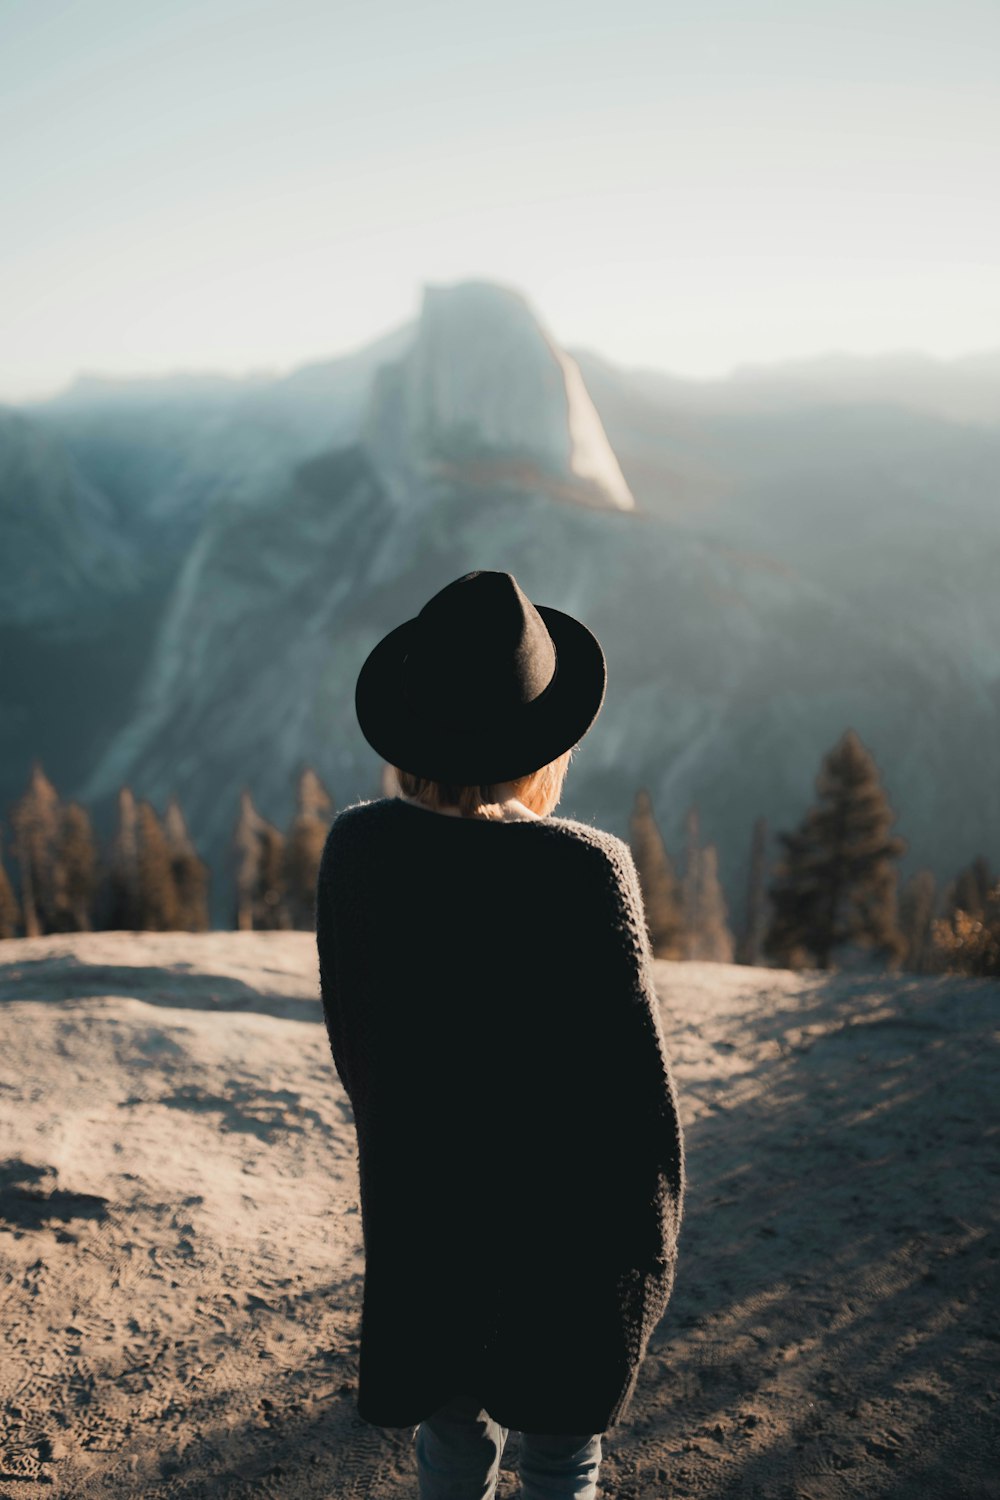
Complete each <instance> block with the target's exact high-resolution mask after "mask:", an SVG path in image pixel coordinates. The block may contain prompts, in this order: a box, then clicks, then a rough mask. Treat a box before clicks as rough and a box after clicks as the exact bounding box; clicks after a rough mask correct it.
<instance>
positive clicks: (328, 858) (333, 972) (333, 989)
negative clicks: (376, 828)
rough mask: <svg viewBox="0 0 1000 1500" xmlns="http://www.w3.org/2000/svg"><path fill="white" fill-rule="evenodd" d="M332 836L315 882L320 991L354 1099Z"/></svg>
mask: <svg viewBox="0 0 1000 1500" xmlns="http://www.w3.org/2000/svg"><path fill="white" fill-rule="evenodd" d="M331 847H332V840H331V839H330V838H328V839H327V842H326V845H325V847H324V849H323V856H322V859H321V860H320V868H319V876H318V879H317V883H316V949H317V956H318V959H319V982H320V995H321V998H322V1002H323V1019H324V1021H325V1023H326V1032H327V1036H328V1038H329V1040H330V1050H331V1052H332V1053H333V1064H334V1067H335V1068H336V1070H337V1075H338V1077H339V1078H340V1081H341V1083H342V1084H343V1085H344V1090H345V1092H346V1094H347V1097H348V1098H349V1099H350V1100H351V1102H352V1103H353V1100H354V1090H353V1087H352V1084H351V1077H350V1072H349V1069H348V1064H347V1050H348V1049H347V1041H346V1035H345V1030H344V1018H343V1013H342V1010H341V1007H340V1003H339V994H338V986H337V948H336V938H335V925H334V922H335V918H334V903H335V900H336V886H335V881H334V879H333V874H334V869H335V866H334V862H333V858H332V855H331Z"/></svg>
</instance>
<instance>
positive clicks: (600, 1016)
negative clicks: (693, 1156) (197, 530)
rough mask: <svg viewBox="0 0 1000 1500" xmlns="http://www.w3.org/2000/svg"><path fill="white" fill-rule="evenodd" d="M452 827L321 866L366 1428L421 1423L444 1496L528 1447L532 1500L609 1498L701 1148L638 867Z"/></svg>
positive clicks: (515, 826) (380, 810)
mask: <svg viewBox="0 0 1000 1500" xmlns="http://www.w3.org/2000/svg"><path fill="white" fill-rule="evenodd" d="M470 576H471V577H476V576H481V575H470ZM491 576H493V575H491ZM497 576H500V577H503V578H506V577H507V576H508V575H497ZM460 582H461V580H460ZM451 587H452V588H453V589H454V587H455V586H454V585H453V586H451ZM445 592H447V591H445ZM582 628H583V627H581V629H582ZM562 664H563V663H562V662H561V665H562ZM567 675H568V674H567ZM601 697H602V699H603V692H602V694H601ZM359 717H361V712H360V711H359ZM364 724H365V720H364V719H363V720H362V727H364ZM401 760H402V757H400V761H401ZM396 763H397V765H398V764H399V763H400V762H399V761H397V762H396ZM564 770H565V766H563V771H564ZM401 775H402V780H403V783H404V785H405V784H406V782H407V777H406V773H405V772H404V773H401ZM422 784H424V785H425V784H426V781H425V782H424V783H421V781H420V779H419V778H417V779H415V780H414V781H413V785H414V786H417V787H420V786H421V785H422ZM467 784H468V783H467ZM521 784H522V783H518V785H521ZM523 784H524V785H527V782H524V783H523ZM479 785H480V786H481V785H483V783H481V782H480V783H479ZM550 800H551V799H550ZM456 811H458V809H456V808H447V807H443V806H439V807H438V808H437V809H434V808H432V807H429V806H424V805H418V799H417V798H413V799H410V800H408V799H407V797H406V796H405V795H402V796H392V797H383V798H379V799H376V800H373V801H370V802H362V803H358V804H355V805H353V806H351V807H348V808H346V809H344V810H343V811H342V812H341V813H340V814H339V815H338V816H337V818H336V819H335V820H334V824H333V826H332V828H331V829H330V833H329V836H328V838H327V841H326V845H325V848H324V851H323V857H322V863H321V867H320V874H319V884H318V889H317V909H316V916H317V945H318V953H319V961H320V975H321V986H322V995H323V1003H324V1015H325V1018H326V1022H327V1027H328V1031H329V1036H330V1041H331V1045H332V1050H333V1055H334V1061H335V1064H336V1067H337V1070H338V1072H339V1074H340V1077H341V1079H342V1081H343V1083H344V1086H345V1088H346V1089H347V1091H348V1094H349V1096H350V1099H351V1102H352V1105H353V1109H354V1114H355V1122H356V1125H357V1132H358V1146H359V1172H360V1180H361V1200H362V1225H363V1232H364V1240H365V1262H366V1269H365V1292H364V1303H363V1310H362V1340H361V1356H360V1369H359V1385H358V1410H359V1413H360V1415H361V1416H362V1417H363V1418H364V1419H365V1420H367V1421H370V1422H372V1423H375V1424H377V1425H379V1426H406V1427H413V1426H414V1424H418V1425H417V1428H416V1437H417V1455H418V1474H419V1477H420V1483H421V1494H422V1496H426V1497H431V1496H434V1497H438V1496H441V1497H444V1496H450V1495H455V1496H456V1497H457V1496H458V1495H459V1494H477V1495H485V1494H490V1493H492V1489H491V1485H492V1484H494V1483H495V1477H496V1475H495V1469H496V1463H497V1462H498V1460H499V1450H500V1449H502V1445H503V1440H504V1439H505V1437H506V1433H507V1431H508V1430H509V1429H511V1428H514V1429H517V1430H518V1431H520V1432H521V1434H522V1479H523V1482H524V1484H525V1494H526V1495H528V1494H529V1493H530V1490H529V1486H530V1484H531V1482H532V1480H531V1465H532V1463H534V1464H535V1465H536V1466H539V1468H540V1470H544V1472H545V1474H546V1475H547V1481H546V1482H547V1483H549V1484H551V1483H552V1482H553V1476H556V1477H558V1475H559V1474H560V1473H563V1474H564V1475H565V1477H566V1481H567V1483H569V1482H570V1479H572V1477H573V1475H574V1474H575V1476H576V1478H575V1479H573V1483H574V1484H577V1485H578V1484H579V1482H580V1476H581V1475H582V1474H584V1473H587V1474H589V1475H590V1477H591V1479H593V1480H596V1473H597V1464H598V1461H599V1457H600V1442H599V1435H600V1434H601V1433H602V1432H603V1431H605V1430H606V1428H607V1427H608V1426H610V1425H612V1424H613V1423H615V1422H618V1421H620V1420H621V1418H622V1416H623V1414H624V1412H625V1411H626V1409H627V1407H628V1404H629V1401H630V1399H631V1396H632V1392H633V1390H634V1386H635V1381H636V1378H637V1375H638V1369H639V1364H640V1362H641V1360H642V1357H643V1355H644V1353H645V1348H646V1343H647V1341H648V1338H649V1335H650V1333H651V1332H652V1329H653V1327H654V1326H655V1324H656V1322H657V1321H658V1320H659V1317H660V1316H661V1314H662V1312H663V1309H664V1307H665V1305H666V1302H667V1299H668V1297H669V1294H670V1289H671V1286H672V1282H673V1275H674V1265H675V1257H676V1242H677V1233H678V1227H679V1221H680V1212H681V1201H682V1194H683V1150H682V1143H681V1136H680V1126H679V1121H678V1113H677V1105H676V1098H675V1094H674V1090H673V1085H672V1081H671V1078H670V1073H669V1068H668V1064H667V1059H666V1054H665V1050H664V1046H663V1038H662V1032H661V1030H660V1025H659V1020H658V1015H657V1002H656V995H655V991H654V989H653V985H652V954H651V951H650V948H649V939H648V933H647V930H646V925H645V917H644V911H643V907H642V898H641V894H640V892H639V888H638V880H637V877H636V872H635V867H634V864H633V862H632V858H631V854H630V851H629V849H628V846H627V845H626V844H625V843H624V842H623V841H622V840H621V839H618V838H617V837H616V836H615V835H613V834H610V833H607V832H604V831H603V830H600V829H597V828H594V827H592V826H590V825H589V824H586V823H583V822H579V821H576V820H573V819H568V818H560V817H556V816H554V815H553V814H552V813H551V812H549V813H547V814H545V815H541V816H540V815H538V814H537V813H536V814H535V815H532V811H531V809H530V807H526V806H525V805H524V804H522V803H519V802H518V801H517V799H516V798H512V799H508V800H507V801H506V802H505V803H504V804H503V806H502V807H501V808H500V809H499V813H500V815H494V816H490V817H487V816H462V815H461V814H460V812H459V815H457V816H456V815H454V814H455V812H456ZM493 811H494V813H496V812H497V809H493ZM449 812H450V813H451V814H452V815H448V814H449ZM508 812H509V813H510V815H509V816H508ZM442 813H443V814H444V815H442ZM503 1203H506V1204H507V1207H506V1209H505V1208H504V1207H503ZM491 1439H492V1441H491ZM533 1442H534V1446H532V1443H533ZM476 1464H479V1465H480V1470H476V1469H475V1466H476ZM470 1465H471V1467H470ZM560 1465H562V1467H560ZM581 1465H583V1467H581ZM588 1465H589V1468H588V1467H587V1466H588ZM553 1466H554V1467H553ZM473 1471H475V1472H478V1473H479V1474H480V1480H481V1482H480V1483H479V1486H478V1487H477V1488H475V1489H470V1488H468V1484H469V1476H470V1474H472V1473H473ZM449 1474H450V1475H451V1478H450V1479H449V1478H448V1475H449ZM491 1475H492V1478H491ZM541 1482H542V1481H541V1479H539V1480H538V1483H541ZM449 1484H453V1486H455V1487H453V1488H449V1487H448V1485H449ZM484 1484H485V1486H486V1487H485V1488H483V1485H484ZM547 1493H551V1494H556V1493H563V1491H560V1490H557V1489H549V1490H548V1491H547ZM565 1493H566V1494H574V1495H581V1496H582V1495H585V1494H593V1493H594V1491H593V1489H587V1490H582V1489H580V1488H579V1487H577V1488H567V1489H566V1490H565Z"/></svg>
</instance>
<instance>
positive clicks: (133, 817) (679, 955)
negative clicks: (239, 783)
mask: <svg viewBox="0 0 1000 1500" xmlns="http://www.w3.org/2000/svg"><path fill="white" fill-rule="evenodd" d="M816 791H817V801H816V803H815V804H814V805H813V806H812V807H810V808H809V809H808V811H807V812H806V814H805V816H804V818H803V819H802V821H801V823H800V824H799V826H798V827H797V828H796V829H794V830H792V831H791V832H787V833H779V834H778V836H777V839H778V844H779V846H780V848H779V852H778V855H777V858H775V859H774V860H769V859H768V850H767V844H768V831H767V824H766V821H765V819H764V818H758V819H757V820H756V822H755V823H754V825H753V830H752V834H751V840H750V851H749V857H748V861H747V876H746V899H745V909H744V913H743V920H742V923H741V924H740V929H739V933H738V935H734V932H733V930H732V928H731V926H730V921H729V912H728V909H727V905H726V900H725V896H724V894H723V890H722V885H721V882H720V880H719V870H718V853H717V850H716V847H715V845H714V844H711V843H709V844H703V843H702V841H701V832H700V823H699V814H698V809H697V807H696V806H692V807H691V808H689V810H688V812H687V815H686V818H685V824H684V864H683V870H681V871H678V870H677V869H676V868H675V865H674V862H673V860H672V859H671V857H670V854H669V853H668V851H667V847H666V844H665V842H664V839H663V836H662V834H661V832H660V829H659V827H658V825H657V822H656V817H655V814H654V809H653V804H652V799H651V797H650V794H649V792H648V790H647V789H645V788H641V789H640V790H639V791H638V792H637V794H636V797H635V801H634V805H633V808H632V813H631V818H630V844H631V849H632V853H633V856H634V859H635V864H636V869H637V872H638V875H639V880H640V884H641V886H642V893H643V899H644V904H645V908H646V917H647V924H648V927H649V934H650V940H651V944H652V948H653V952H654V953H655V954H656V956H657V957H660V958H673V959H687V960H691V959H703V960H705V959H707V960H711V961H714V962H717V963H730V962H733V961H735V962H737V963H745V964H759V963H772V964H776V965H779V966H786V967H789V968H803V967H817V968H821V969H826V968H830V967H832V966H834V965H835V964H838V965H841V964H845V963H852V962H856V961H857V960H858V959H859V958H860V959H862V960H863V961H865V962H869V963H870V962H872V961H873V960H874V961H876V962H879V963H883V964H884V965H885V966H886V967H889V968H898V967H902V968H905V969H908V970H912V971H914V972H917V973H933V972H940V971H943V970H959V971H962V972H965V973H972V974H985V975H1000V880H998V879H997V877H996V876H994V875H993V873H992V872H991V869H990V866H989V862H988V860H987V859H986V858H985V856H983V855H979V856H977V857H976V858H975V859H973V860H972V862H971V863H970V864H969V865H968V866H967V867H966V868H965V869H963V870H961V871H960V872H959V873H958V875H957V876H956V877H955V878H954V879H953V880H951V881H949V882H947V883H946V884H945V885H944V887H943V889H942V890H941V891H938V889H937V887H936V883H935V879H934V876H933V874H932V873H931V871H930V870H928V869H921V870H918V871H917V872H916V874H915V875H913V876H912V877H911V879H910V880H909V881H907V882H906V884H905V885H904V886H903V887H902V889H900V888H899V879H898V869H897V861H898V859H899V856H900V855H901V854H902V853H903V852H904V850H905V847H906V846H905V843H904V842H903V840H902V839H900V838H898V837H897V836H895V835H894V834H892V833H891V832H890V829H891V825H892V823H893V822H894V819H895V814H894V813H893V811H892V809H891V807H890V806H889V803H888V801H887V798H886V794H885V792H884V790H883V788H882V786H881V782H880V778H879V773H878V768H877V766H876V764H875V761H874V759H873V758H872V756H871V754H870V752H869V751H868V750H867V749H866V747H865V746H864V745H863V744H862V742H861V740H860V739H859V737H858V735H857V734H856V733H855V731H854V730H852V729H849V730H847V731H846V732H845V733H844V734H843V735H842V736H841V738H840V740H838V742H837V744H836V745H835V746H834V747H833V748H832V749H831V750H830V751H829V752H828V753H827V754H826V755H825V756H824V757H823V760H822V763H821V766H820V770H819V774H818V776H817V778H816ZM333 811H334V804H333V800H332V798H331V796H330V794H329V792H328V791H327V790H326V788H325V787H324V785H323V783H322V781H321V780H320V778H319V777H318V776H317V775H316V773H315V771H313V770H312V769H311V768H309V767H306V768H305V769H303V770H302V771H301V772H300V774H299V776H298V780H297V786H296V810H295V814H294V816H293V818H292V821H291V824H290V826H289V828H288V829H287V831H282V829H280V828H278V827H277V826H276V825H275V824H273V823H271V822H269V821H268V820H267V819H266V818H264V817H263V816H262V815H261V814H260V813H259V812H258V811H257V809H256V808H255V806H254V803H253V799H252V797H251V795H250V792H249V791H248V790H246V789H244V790H243V792H242V794H241V798H240V808H239V813H238V815H237V820H236V826H235V828H234V832H233V840H232V854H233V886H234V903H233V923H232V925H233V927H234V928H236V929H238V930H244V931H246V930H261V929H276V928H277V929H280V928H286V929H288V928H293V929H301V930H311V929H312V928H313V925H314V922H315V891H316V879H317V875H318V872H319V861H320V856H321V855H322V851H323V845H324V843H325V841H326V835H327V832H328V830H329V826H330V823H331V821H332V818H333ZM117 814H118V815H117V826H116V828H115V831H114V833H113V835H112V838H111V840H110V843H109V845H108V847H107V848H106V849H101V848H99V847H98V842H97V839H96V838H95V835H94V830H93V827H92V825H91V821H90V817H89V815H88V813H87V812H86V809H85V808H83V807H82V806H81V805H80V804H79V803H76V802H69V803H66V804H64V803H62V802H61V800H60V798H59V795H58V793H57V791H56V789H55V787H54V786H53V785H52V783H51V781H50V780H49V779H48V777H47V776H46V775H45V772H44V771H43V769H42V766H41V764H40V763H39V762H38V761H36V762H35V763H34V765H33V767H32V771H31V775H30V777H29V781H28V785H27V787H26V789H25V791H24V793H23V795H22V796H21V797H20V798H19V799H18V801H17V802H16V803H14V804H13V806H12V807H11V809H10V815H9V821H10V836H9V839H8V841H7V842H8V843H9V846H10V851H11V853H12V855H13V859H14V862H15V864H16V866H17V870H18V874H19V893H15V890H14V887H13V884H12V882H11V879H10V876H9V874H8V872H7V869H6V866H5V863H4V836H3V830H2V828H0V938H6V937H19V936H25V937H37V936H41V935H44V934H46V933H50V932H85V931H91V930H108V929H124V930H131V931H157V932H167V931H178V930H180V931H190V932H204V931H207V930H208V928H209V926H210V922H209V914H208V912H209V903H208V892H209V870H208V867H207V865H206V864H205V863H204V861H203V860H201V859H200V858H199V856H198V854H197V851H196V850H195V848H194V845H193V843H192V841H191V838H190V836H189V834H188V830H187V825H186V823H185V820H184V815H183V813H182V811H181V808H180V806H179V805H178V802H177V799H176V798H171V799H170V801H169V803H168V805H167V808H166V810H165V813H164V815H163V818H162V819H161V818H160V816H159V814H158V813H157V812H156V809H155V808H154V807H153V806H152V805H151V804H150V803H149V802H145V801H137V799H136V798H135V796H134V795H133V793H132V791H131V790H130V788H128V787H123V788H122V789H121V791H120V792H119V794H118V809H117Z"/></svg>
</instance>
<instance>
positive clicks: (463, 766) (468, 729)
mask: <svg viewBox="0 0 1000 1500" xmlns="http://www.w3.org/2000/svg"><path fill="white" fill-rule="evenodd" d="M535 608H536V609H537V611H538V613H539V614H540V615H541V617H542V620H543V621H544V623H545V627H546V629H547V630H548V632H549V634H550V636H551V637H552V641H553V643H554V645H555V648H556V655H557V658H558V669H557V672H556V676H555V679H554V681H553V682H552V684H551V686H550V687H549V688H548V689H547V690H546V692H545V693H544V694H543V695H542V696H541V697H540V698H539V699H538V700H537V701H536V702H533V703H528V704H525V705H524V707H523V708H520V709H518V710H517V711H516V712H515V713H514V714H512V715H511V717H510V719H509V720H508V722H507V723H505V724H504V725H502V726H501V727H499V728H496V727H495V728H492V729H488V730H484V729H483V728H482V727H481V726H477V725H475V724H473V723H471V722H470V723H468V724H461V723H460V724H459V726H458V727H452V726H443V725H441V724H440V723H435V722H434V721H433V720H429V719H425V718H423V717H421V716H420V715H419V714H417V713H415V712H414V711H413V710H411V709H410V708H409V706H408V705H407V704H406V702H405V700H404V698H403V691H402V688H403V671H402V669H403V658H404V657H405V655H406V653H407V650H408V649H409V643H410V639H411V635H412V632H413V629H414V627H415V625H416V620H405V621H404V622H403V624H402V625H397V626H396V628H395V629H394V630H391V631H390V632H389V634H388V635H387V636H384V637H383V639H382V640H381V641H379V643H378V645H377V646H375V648H374V649H373V650H372V651H371V652H370V654H369V655H368V657H367V659H366V660H365V663H364V665H363V667H362V668H361V671H360V673H359V675H358V681H357V685H356V687H355V692H354V707H355V712H356V713H357V716H358V723H359V724H360V726H361V733H362V734H363V735H364V737H365V739H366V740H367V741H368V744H369V745H371V747H372V749H373V750H375V751H376V752H377V754H379V755H380V756H381V757H382V759H383V760H384V761H386V762H387V763H388V764H389V765H393V766H397V767H398V768H399V769H400V770H402V771H409V772H410V773H411V774H412V775H414V776H423V777H426V778H428V779H429V780H432V781H446V782H451V783H453V784H458V785H462V786H475V785H486V784H489V783H498V782H502V781H513V780H515V779H516V778H517V777H519V776H527V775H528V774H529V773H530V772H531V771H536V770H538V768H539V767H540V766H545V765H548V764H549V762H550V761H553V760H556V759H557V757H558V756H560V755H562V754H563V753H564V752H565V751H566V750H569V749H570V748H571V747H572V746H573V745H575V744H577V742H578V741H579V740H581V739H582V738H583V736H584V735H585V734H586V733H587V731H588V729H590V727H591V725H592V724H593V723H594V720H595V719H596V718H597V716H598V714H599V713H600V711H601V708H602V707H603V704H604V695H605V692H606V691H607V681H608V671H607V662H606V660H605V656H604V651H603V649H602V647H601V643H600V641H598V639H597V637H596V636H595V635H594V633H593V632H592V631H590V630H588V629H587V627H586V625H584V624H583V623H582V622H581V621H580V620H577V619H576V618H575V617H574V616H573V615H567V614H564V613H563V611H562V610H559V609H553V608H552V607H551V606H550V605H546V604H536V605H535ZM457 691H458V692H459V693H460V692H461V687H460V686H459V687H458V688H457ZM459 707H460V706H459Z"/></svg>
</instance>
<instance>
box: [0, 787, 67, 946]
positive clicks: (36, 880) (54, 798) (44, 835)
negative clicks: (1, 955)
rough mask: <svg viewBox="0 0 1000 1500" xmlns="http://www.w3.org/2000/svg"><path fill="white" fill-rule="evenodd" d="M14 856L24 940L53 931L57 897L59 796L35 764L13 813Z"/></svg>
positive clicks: (11, 818) (11, 814)
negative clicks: (18, 879) (56, 848)
mask: <svg viewBox="0 0 1000 1500" xmlns="http://www.w3.org/2000/svg"><path fill="white" fill-rule="evenodd" d="M10 823H11V827H12V829H13V830H14V855H15V858H16V859H17V864H18V871H19V876H20V885H21V909H22V912H23V914H24V935H25V937H40V936H42V935H43V934H44V933H46V932H52V931H53V930H54V927H55V922H56V911H57V904H58V903H57V894H56V868H55V857H54V856H55V846H56V840H57V837H58V832H59V794H58V792H57V791H56V789H55V787H54V786H53V785H52V783H51V781H50V780H49V778H48V777H47V776H46V774H45V772H44V771H43V770H42V764H41V761H38V760H36V761H34V762H33V764H32V767H31V775H30V776H29V778H28V785H27V788H26V789H25V791H24V793H23V794H22V796H21V797H20V799H19V800H18V801H17V802H15V803H14V805H13V807H12V808H11V812H10Z"/></svg>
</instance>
